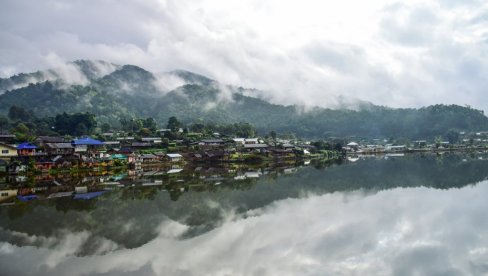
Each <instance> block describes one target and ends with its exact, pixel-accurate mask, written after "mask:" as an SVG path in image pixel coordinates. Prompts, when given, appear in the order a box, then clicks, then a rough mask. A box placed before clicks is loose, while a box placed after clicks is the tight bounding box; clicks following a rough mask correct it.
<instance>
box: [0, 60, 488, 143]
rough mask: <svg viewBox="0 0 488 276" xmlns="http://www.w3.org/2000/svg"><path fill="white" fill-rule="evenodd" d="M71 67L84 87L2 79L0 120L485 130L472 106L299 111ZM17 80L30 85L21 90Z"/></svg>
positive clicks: (369, 133)
mask: <svg viewBox="0 0 488 276" xmlns="http://www.w3.org/2000/svg"><path fill="white" fill-rule="evenodd" d="M75 65H76V66H78V67H80V68H82V69H81V70H80V71H81V72H82V73H83V74H84V75H86V76H87V77H86V80H87V83H86V84H84V85H81V84H69V83H67V82H66V81H64V80H63V79H62V78H61V77H59V78H56V77H52V76H55V74H54V73H51V74H50V75H49V76H50V78H45V77H42V76H44V75H43V73H42V72H35V73H31V74H21V75H17V76H13V77H11V78H9V79H0V93H2V92H3V94H1V95H0V102H1V103H2V104H1V105H0V114H4V115H6V114H7V113H8V112H9V108H10V107H11V106H17V107H21V108H24V109H26V110H29V112H32V113H33V114H36V115H37V116H39V117H47V116H55V115H56V114H61V113H63V112H68V113H77V112H78V113H84V112H89V113H91V114H94V115H95V116H96V118H97V121H98V123H99V125H102V124H104V123H108V124H109V125H111V126H117V127H120V122H121V121H123V120H131V119H133V118H149V117H151V118H154V120H155V122H156V124H157V125H158V126H159V127H164V126H165V125H166V122H167V121H168V119H169V118H170V117H172V116H176V117H177V118H178V119H180V120H181V121H182V122H183V123H184V124H186V125H191V124H199V123H206V124H207V123H212V124H232V123H238V122H247V123H250V124H252V125H253V126H255V127H256V129H257V131H258V132H259V133H260V134H265V133H268V132H269V131H270V130H274V131H276V132H279V133H292V134H295V135H297V136H300V137H311V138H315V137H347V136H358V137H364V138H390V137H404V138H408V139H431V138H434V137H437V136H447V135H449V133H452V132H459V131H482V130H488V118H487V117H486V116H485V115H484V114H483V112H482V111H480V110H476V109H473V108H470V107H463V106H457V105H434V106H428V107H424V108H420V109H414V108H402V109H393V108H388V107H382V106H374V105H367V106H365V107H363V108H361V109H360V110H345V109H342V110H333V109H324V108H319V107H316V108H313V109H312V110H309V111H306V112H303V110H302V109H301V108H300V107H297V106H283V105H276V104H271V103H269V102H267V101H264V100H262V99H259V98H254V97H249V96H246V95H244V94H245V91H246V90H245V89H243V88H236V87H231V86H224V85H221V84H219V83H217V82H216V81H213V80H210V79H208V78H206V77H204V76H201V75H197V74H193V73H191V72H186V71H174V72H170V73H167V74H168V75H170V76H172V77H177V78H178V79H179V80H181V85H179V86H177V87H176V88H173V89H171V90H169V91H164V90H162V89H161V88H159V87H158V85H156V83H157V81H158V79H157V76H155V75H154V74H152V73H150V72H148V71H146V70H144V69H142V68H139V67H136V66H132V65H125V66H116V67H115V69H114V71H113V72H111V73H109V74H106V75H103V76H102V75H100V74H97V73H93V72H92V71H93V70H92V69H93V68H92V67H93V66H90V62H89V61H77V62H76V63H75ZM53 72H54V71H53ZM90 72H91V73H90ZM46 79H47V80H46ZM22 81H24V82H25V81H29V82H31V83H30V84H25V83H24V85H22ZM17 87H18V88H17Z"/></svg>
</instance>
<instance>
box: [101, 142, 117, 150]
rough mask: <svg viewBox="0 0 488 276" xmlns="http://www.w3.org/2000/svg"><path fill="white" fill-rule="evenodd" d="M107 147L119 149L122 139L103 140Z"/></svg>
mask: <svg viewBox="0 0 488 276" xmlns="http://www.w3.org/2000/svg"><path fill="white" fill-rule="evenodd" d="M103 144H104V145H105V148H107V149H118V148H120V141H105V142H103Z"/></svg>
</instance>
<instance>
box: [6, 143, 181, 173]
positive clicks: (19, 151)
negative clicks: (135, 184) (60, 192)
mask: <svg viewBox="0 0 488 276" xmlns="http://www.w3.org/2000/svg"><path fill="white" fill-rule="evenodd" d="M14 140H15V136H13V135H0V172H22V171H27V170H34V171H41V172H45V171H49V170H51V169H59V168H72V167H75V166H76V167H88V168H90V167H100V166H116V165H117V164H118V165H121V164H122V165H125V164H138V163H142V162H147V161H148V160H149V161H155V159H157V160H158V161H159V160H164V159H167V160H168V161H175V162H178V161H181V158H182V156H181V155H179V154H165V155H162V154H161V155H158V156H156V155H154V154H151V155H149V156H148V155H147V154H137V153H136V150H135V149H136V148H137V147H131V146H128V147H120V145H121V143H120V142H119V143H118V144H114V143H113V142H103V141H100V140H96V139H93V138H90V137H83V138H80V139H73V140H70V141H66V140H65V138H64V137H52V136H39V137H38V138H37V139H36V140H35V141H33V142H32V143H31V142H23V143H14Z"/></svg>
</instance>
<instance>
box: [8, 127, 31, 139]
mask: <svg viewBox="0 0 488 276" xmlns="http://www.w3.org/2000/svg"><path fill="white" fill-rule="evenodd" d="M12 133H13V134H14V135H15V138H16V139H17V140H18V141H32V140H34V137H33V135H32V133H31V131H30V129H29V128H28V127H27V126H26V125H25V124H23V123H19V124H18V125H17V126H15V127H14V128H13V129H12Z"/></svg>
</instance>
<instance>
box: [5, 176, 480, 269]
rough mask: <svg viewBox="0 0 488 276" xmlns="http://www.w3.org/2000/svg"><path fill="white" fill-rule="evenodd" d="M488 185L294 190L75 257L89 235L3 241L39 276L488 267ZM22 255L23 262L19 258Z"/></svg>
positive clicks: (11, 259) (9, 259) (8, 255)
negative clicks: (303, 193)
mask: <svg viewBox="0 0 488 276" xmlns="http://www.w3.org/2000/svg"><path fill="white" fill-rule="evenodd" d="M487 184H488V182H483V183H480V184H478V185H477V186H474V187H465V188H462V189H451V190H447V191H445V190H434V189H427V188H410V189H394V190H388V191H382V192H379V193H377V194H375V195H369V196H364V195H363V194H362V193H361V192H353V193H334V194H327V195H323V196H309V197H305V198H300V199H286V200H281V201H278V202H275V203H273V204H271V205H269V206H267V207H265V208H261V209H257V210H252V211H249V212H248V213H247V214H246V215H245V216H244V217H235V215H234V214H232V213H231V214H230V215H229V217H232V219H228V220H226V219H224V222H223V224H222V225H221V226H220V227H218V228H216V229H214V230H212V231H209V232H206V233H204V234H202V235H200V236H197V237H193V238H189V239H182V235H183V234H184V232H185V231H187V230H188V227H187V226H185V225H181V224H179V223H177V222H174V221H171V220H167V221H163V222H162V223H161V224H160V226H159V227H158V228H157V231H158V232H159V235H158V237H157V238H155V239H154V240H152V241H151V242H149V243H147V244H145V245H143V246H141V247H139V248H135V249H131V250H129V249H120V250H116V251H113V252H109V253H107V254H105V255H101V256H93V257H77V256H75V255H76V254H74V253H75V252H77V250H79V247H80V246H81V245H80V244H81V241H82V240H83V238H84V236H83V235H80V234H76V235H74V236H73V235H71V234H68V235H66V237H65V238H63V239H62V240H63V242H59V243H57V246H55V247H54V248H44V247H41V248H36V247H16V246H12V245H10V244H8V243H1V244H0V265H1V267H2V268H5V271H6V272H8V273H12V274H15V275H22V274H28V273H30V272H33V271H36V269H37V268H38V267H39V265H41V268H42V269H41V270H40V271H38V273H39V274H40V275H66V274H69V275H85V274H89V275H92V274H104V275H131V274H132V275H351V274H355V275H463V274H472V273H475V274H484V273H486V272H488V267H487V262H486V257H487V256H488V253H487V252H488V250H487V249H486V248H487V247H488V237H486V236H485V235H481V234H480V233H484V231H485V230H486V226H488V220H486V216H485V215H484V210H486V207H487V202H486V200H485V197H484V195H485V194H486V193H488V186H487ZM56 252H58V253H56ZM18 258H21V259H22V260H23V263H24V265H23V266H18V267H15V266H14V265H12V264H16V263H17V262H16V260H18ZM42 264H43V265H44V266H42Z"/></svg>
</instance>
